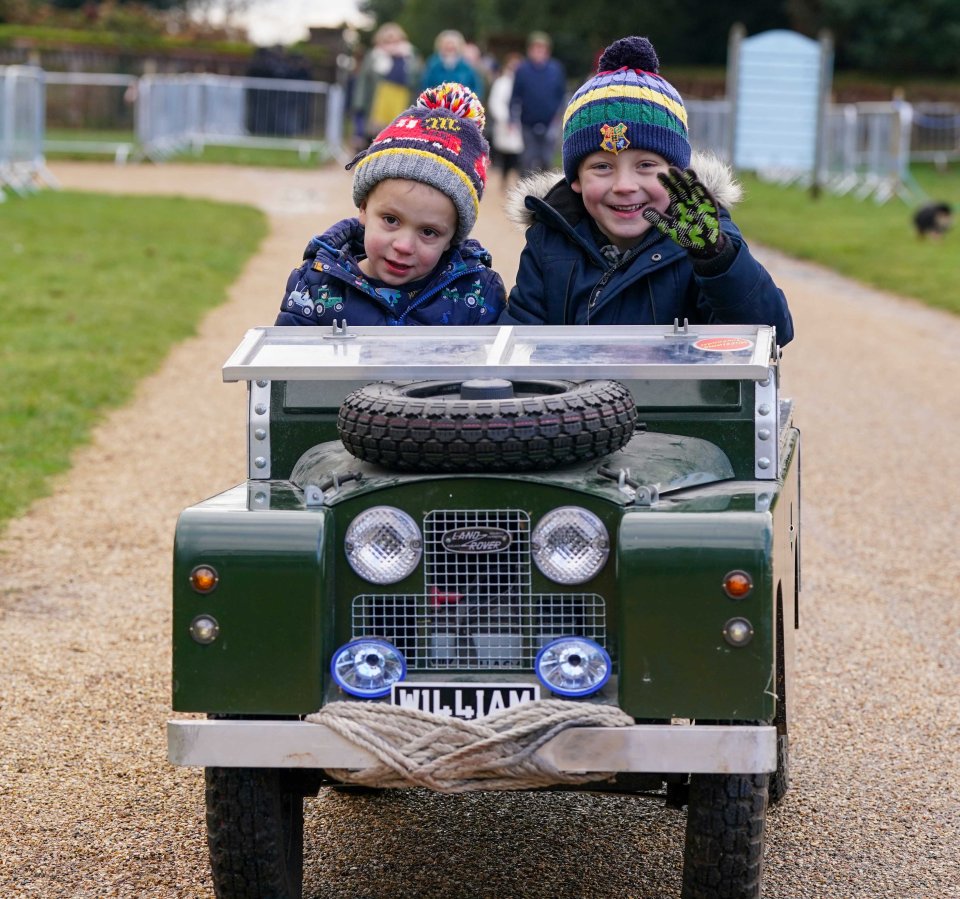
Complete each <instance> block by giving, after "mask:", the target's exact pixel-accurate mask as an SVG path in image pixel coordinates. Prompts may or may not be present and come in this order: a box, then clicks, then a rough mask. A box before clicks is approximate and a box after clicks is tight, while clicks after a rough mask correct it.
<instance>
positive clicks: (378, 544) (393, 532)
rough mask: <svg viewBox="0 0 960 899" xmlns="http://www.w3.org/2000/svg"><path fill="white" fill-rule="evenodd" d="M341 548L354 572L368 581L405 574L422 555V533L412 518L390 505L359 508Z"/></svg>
mask: <svg viewBox="0 0 960 899" xmlns="http://www.w3.org/2000/svg"><path fill="white" fill-rule="evenodd" d="M343 551H344V554H345V555H346V557H347V562H348V563H349V565H350V567H351V568H352V569H353V571H354V572H356V574H358V575H359V576H360V577H362V578H363V579H364V580H365V581H369V582H370V583H371V584H395V583H397V582H398V581H402V580H403V579H404V578H405V577H409V576H410V575H411V574H412V573H413V572H414V571H415V570H416V568H417V566H418V565H419V564H420V560H421V558H422V557H423V536H422V535H421V533H420V528H419V526H418V525H417V523H416V522H415V521H414V520H413V518H412V517H411V516H410V515H408V514H407V513H406V512H404V511H403V510H402V509H397V508H396V507H394V506H372V507H371V508H369V509H365V510H364V511H363V512H360V513H359V514H358V515H357V516H356V517H355V518H354V519H353V521H351V522H350V525H349V526H348V527H347V532H346V534H344V537H343Z"/></svg>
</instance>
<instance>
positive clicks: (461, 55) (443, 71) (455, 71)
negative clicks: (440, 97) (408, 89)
mask: <svg viewBox="0 0 960 899" xmlns="http://www.w3.org/2000/svg"><path fill="white" fill-rule="evenodd" d="M466 46H467V42H466V40H465V39H464V37H463V35H462V34H461V33H460V32H459V31H455V30H453V29H452V28H451V29H447V30H446V31H441V32H440V33H439V34H438V35H437V36H436V38H435V40H434V42H433V47H434V51H435V52H434V53H433V54H432V55H431V56H430V57H429V59H427V63H426V65H425V66H424V67H423V74H422V75H421V76H420V83H421V85H422V86H423V88H424V90H426V89H427V88H429V87H436V86H437V85H438V84H442V83H443V82H445V81H456V82H458V83H460V84H462V85H464V87H469V88H470V90H472V91H473V92H474V93H475V94H476V95H477V96H478V97H481V98H483V94H484V83H483V78H482V77H481V75H480V73H479V72H478V71H477V70H476V69H475V68H474V67H473V66H472V65H470V62H469V60H468V59H467V57H466V53H465V50H466Z"/></svg>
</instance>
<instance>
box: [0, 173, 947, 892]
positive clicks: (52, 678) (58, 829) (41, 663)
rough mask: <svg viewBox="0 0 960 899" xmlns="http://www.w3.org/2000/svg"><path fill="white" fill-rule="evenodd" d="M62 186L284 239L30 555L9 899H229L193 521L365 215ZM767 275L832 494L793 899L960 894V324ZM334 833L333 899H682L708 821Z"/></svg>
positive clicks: (2, 676) (29, 525) (405, 800)
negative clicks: (217, 875) (204, 739)
mask: <svg viewBox="0 0 960 899" xmlns="http://www.w3.org/2000/svg"><path fill="white" fill-rule="evenodd" d="M54 173H55V174H56V175H57V176H58V177H59V178H60V180H61V182H62V184H63V185H64V186H66V187H71V188H74V187H76V188H81V189H91V190H116V191H122V192H129V193H138V192H139V193H143V192H158V193H159V192H162V193H190V194H200V195H205V196H211V197H215V198H219V199H230V200H238V201H245V202H253V203H258V204H260V205H261V206H262V207H263V208H264V209H265V210H266V211H267V212H268V213H269V215H270V218H271V223H272V228H271V232H270V234H269V236H268V237H267V238H266V240H265V242H264V244H263V246H262V248H261V252H260V253H259V254H258V255H257V256H256V257H255V258H254V259H252V260H251V261H250V263H249V264H248V266H247V267H246V269H245V270H244V272H243V274H242V275H241V277H240V279H239V280H238V281H237V282H236V284H235V285H234V286H233V288H232V289H231V292H230V298H229V301H228V302H227V303H226V304H225V305H224V306H223V307H221V308H219V309H217V310H215V311H214V312H212V313H211V314H210V315H209V316H208V317H207V318H206V319H205V321H204V323H203V326H202V328H201V330H200V333H199V334H198V335H197V337H195V338H192V339H190V340H188V341H186V342H184V343H183V344H181V345H180V346H178V347H177V348H176V349H175V350H174V351H173V352H172V353H171V354H170V356H169V358H168V359H167V360H166V361H165V362H164V364H163V367H162V369H161V370H160V371H159V372H158V374H157V375H155V376H154V377H151V378H148V379H147V380H146V381H144V382H143V383H142V384H141V385H140V387H139V389H138V391H137V394H136V397H135V399H134V401H133V402H132V403H131V404H130V405H129V406H127V407H125V408H124V409H121V410H119V411H117V412H116V413H115V414H113V415H111V416H110V417H109V418H108V419H107V420H106V421H105V422H104V423H103V425H102V426H101V427H100V428H99V429H98V430H97V432H96V434H95V436H94V439H93V441H92V443H91V445H90V446H88V447H86V448H84V449H82V450H81V451H79V452H78V453H77V454H76V458H75V464H74V467H73V469H72V470H71V472H70V473H69V474H68V475H66V476H64V477H62V478H61V479H60V480H58V482H57V483H56V488H55V493H54V495H53V497H51V498H50V499H47V500H43V501H40V502H38V503H36V504H35V505H34V506H33V507H32V508H31V509H30V510H29V512H28V513H27V514H26V515H24V516H23V517H22V518H20V519H18V520H16V521H14V522H13V523H12V524H11V525H10V527H9V528H8V529H7V531H6V533H5V534H4V535H3V536H2V537H0V647H2V652H0V714H2V720H3V727H2V730H0V847H2V852H0V896H2V897H21V896H23V897H44V899H45V897H61V896H62V897H86V896H90V897H107V896H111V897H112V896H123V897H194V896H197V897H200V896H204V897H205V896H210V895H212V892H211V890H210V887H209V880H208V868H207V858H206V847H205V837H204V824H203V806H202V776H201V773H200V772H199V771H195V770H185V769H177V768H174V767H172V766H170V765H169V764H168V763H167V762H166V744H165V731H164V722H165V721H166V719H167V717H168V716H169V624H170V618H169V614H170V609H169V607H170V555H171V544H172V537H173V530H174V523H175V520H176V516H177V514H178V513H179V511H180V510H181V509H182V508H184V507H185V506H187V505H190V504H191V503H193V502H195V501H197V500H199V499H201V498H203V497H204V496H208V495H210V494H212V493H214V492H217V491H219V490H220V489H223V488H225V487H228V486H230V485H232V484H234V483H237V482H238V481H241V480H242V479H243V478H244V474H245V473H244V468H245V447H244V430H243V427H244V417H243V416H244V393H243V388H242V387H241V386H239V385H225V384H223V383H222V382H221V379H220V365H221V364H222V362H223V361H224V360H225V359H226V357H227V355H228V354H229V352H230V351H231V350H232V349H233V347H234V346H235V345H236V343H237V342H238V340H239V338H240V336H241V335H242V333H243V331H244V330H245V329H246V328H247V327H250V326H254V325H260V324H270V323H271V322H272V321H273V317H274V314H275V310H276V307H277V303H278V301H279V289H280V287H281V281H282V279H283V278H284V277H285V275H286V273H287V272H288V271H289V268H290V266H291V265H292V264H293V263H294V262H295V261H296V260H297V259H298V257H299V254H300V251H301V249H302V247H303V245H304V243H305V241H306V238H307V237H308V236H309V235H310V234H311V233H313V231H314V230H315V229H316V228H317V227H318V226H320V225H322V224H324V223H327V222H331V221H333V220H335V219H336V218H338V217H340V216H342V215H345V214H350V213H351V211H352V210H351V208H350V207H349V205H347V204H346V202H345V201H346V200H348V197H349V190H348V187H349V181H348V176H346V175H344V174H343V173H341V172H337V171H334V172H324V173H320V174H318V173H310V174H304V173H297V172H289V171H285V172H266V171H263V170H244V169H233V168H230V169H218V168H199V167H191V166H174V165H169V166H155V167H151V166H145V167H135V166H130V167H115V166H112V165H67V164H63V165H57V166H54ZM497 201H498V194H497V190H496V187H495V186H493V185H492V186H491V188H490V190H489V191H488V195H487V199H485V201H484V204H485V207H484V210H483V212H482V214H481V218H480V224H479V226H478V229H477V235H478V236H479V237H480V239H481V240H482V241H483V242H484V243H486V244H487V245H488V246H489V247H490V248H491V249H492V250H493V253H494V262H495V264H496V265H497V266H498V268H500V269H501V270H502V271H503V272H504V273H506V276H507V278H508V280H509V276H510V275H511V274H512V272H514V271H515V270H516V258H517V255H518V252H519V245H520V240H521V239H520V237H519V236H516V235H515V233H514V232H513V231H511V229H510V226H509V225H507V224H506V223H505V221H504V219H503V217H502V214H501V213H500V211H499V210H498V208H497V205H498V203H497ZM197 239H202V235H198V238H197ZM944 250H945V252H948V251H950V250H949V249H948V248H947V246H946V245H945V247H944ZM762 257H763V258H764V260H765V262H766V263H767V265H768V266H769V267H770V269H771V270H772V271H773V273H774V276H775V278H776V280H777V281H778V283H779V284H780V285H781V286H782V287H783V288H784V290H785V291H786V292H787V295H788V297H789V298H790V301H791V306H792V309H793V311H794V316H795V318H796V322H797V332H798V335H799V337H798V339H797V340H796V342H795V343H794V344H792V345H791V346H790V347H788V348H787V350H786V353H785V364H784V379H785V385H786V393H787V394H789V395H792V396H793V397H794V398H795V399H796V401H797V420H798V421H799V424H800V426H801V428H802V431H803V450H804V469H803V475H804V491H805V495H804V509H803V511H804V521H803V524H804V588H805V589H804V593H803V596H802V610H801V622H802V628H801V630H800V632H799V635H798V669H799V684H798V688H797V701H796V705H795V711H796V714H797V723H796V726H795V733H794V735H793V747H792V763H793V777H794V788H793V790H792V791H791V793H790V794H788V796H787V798H786V799H785V800H784V802H783V803H782V804H781V806H780V807H778V808H777V809H775V810H773V811H772V812H771V813H770V815H769V818H768V824H769V837H768V841H767V858H766V865H767V868H766V872H767V873H766V887H767V888H766V893H765V895H766V896H767V897H768V899H770V897H777V899H806V897H809V899H852V897H856V899H867V897H889V899H949V897H960V798H958V793H957V784H958V783H960V702H958V696H957V684H958V675H960V648H958V646H960V642H958V636H960V604H958V602H957V592H958V586H957V585H958V584H960V555H958V553H957V551H956V546H955V544H956V535H957V533H958V532H960V513H958V508H960V502H958V500H960V495H958V493H960V491H958V487H957V476H956V461H955V460H956V454H957V447H958V446H960V415H958V389H957V385H958V384H960V353H958V347H960V319H958V318H953V317H950V316H948V315H946V314H941V313H937V312H932V311H929V310H925V309H922V308H919V307H918V306H916V305H914V304H912V303H910V302H907V301H904V300H900V299H898V298H896V297H891V296H887V295H883V294H880V293H878V292H876V291H872V290H867V289H864V288H862V287H860V286H858V285H856V284H853V283H851V282H849V281H845V280H843V279H840V278H838V277H836V276H834V275H832V274H830V273H827V272H824V271H822V270H820V269H817V268H815V267H813V266H810V265H806V264H801V263H797V262H794V261H791V260H788V259H785V258H783V257H780V256H778V255H776V254H774V253H766V252H765V253H763V254H762ZM199 422H202V425H201V424H198V423H199ZM306 828H307V830H306V847H307V848H306V853H307V875H306V891H305V892H306V895H307V896H311V897H368V896H374V895H377V896H396V897H498V899H503V897H506V899H511V897H518V899H519V897H556V896H572V895H577V896H588V897H624V896H634V897H650V899H653V897H657V899H659V897H668V896H673V895H677V893H678V891H679V870H680V863H681V853H682V842H683V815H682V814H681V813H679V812H676V811H671V810H666V809H663V808H661V807H659V806H657V805H655V804H652V803H647V802H644V801H636V800H629V799H626V798H622V797H604V796H590V795H583V794H575V793H558V794H518V795H511V794H478V795H468V796H455V797H447V796H438V795H434V794H430V793H427V792H423V791H414V792H411V793H402V794H397V795H392V796H389V795H388V796H386V797H380V798H376V799H374V798H366V797H348V796H344V795H341V794H335V793H332V792H330V791H323V792H321V795H320V797H319V798H318V799H316V800H311V801H308V803H307V824H306Z"/></svg>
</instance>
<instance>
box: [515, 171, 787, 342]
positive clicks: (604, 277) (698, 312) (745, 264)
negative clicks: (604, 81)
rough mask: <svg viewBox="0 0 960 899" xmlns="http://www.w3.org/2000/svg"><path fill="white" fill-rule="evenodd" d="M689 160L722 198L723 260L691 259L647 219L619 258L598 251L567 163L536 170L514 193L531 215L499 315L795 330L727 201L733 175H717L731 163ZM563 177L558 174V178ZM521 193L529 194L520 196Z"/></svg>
mask: <svg viewBox="0 0 960 899" xmlns="http://www.w3.org/2000/svg"><path fill="white" fill-rule="evenodd" d="M691 168H693V169H694V170H695V171H696V172H697V173H698V174H699V175H700V177H701V179H702V180H703V181H704V183H705V184H706V185H707V186H708V187H709V188H710V189H711V191H713V192H714V196H715V197H717V200H718V202H719V203H720V204H721V210H720V227H721V230H722V231H723V233H724V235H726V237H727V239H728V244H729V246H728V248H727V249H726V250H725V251H724V252H723V253H722V254H721V257H720V258H719V259H717V260H708V261H706V262H700V261H697V262H695V263H694V262H693V261H692V260H691V259H690V256H689V255H688V254H687V252H686V251H685V250H684V249H682V248H681V247H679V246H678V245H677V244H675V243H674V242H673V241H672V240H670V239H669V238H668V237H665V236H663V235H661V234H660V233H659V232H658V231H656V230H654V229H651V231H650V232H649V233H648V234H647V236H646V238H645V240H644V241H643V242H642V243H641V244H640V246H639V247H637V248H634V250H633V251H631V252H630V254H625V255H626V258H625V259H624V258H621V260H620V261H619V262H618V263H616V264H614V263H611V262H609V261H608V260H607V259H606V258H605V257H604V255H603V254H602V253H601V252H600V247H599V246H598V244H597V240H596V238H595V237H594V231H593V227H595V226H592V220H591V219H590V217H589V215H588V214H587V211H586V209H585V208H584V206H583V201H582V200H581V198H580V195H579V194H578V193H576V192H575V191H573V190H572V189H571V188H570V187H569V186H568V185H567V183H566V182H565V181H563V180H562V178H563V176H562V173H549V174H544V175H540V176H537V175H535V176H532V177H531V178H529V179H527V180H526V181H524V182H523V184H522V185H520V189H519V190H518V191H517V192H516V194H515V196H517V197H518V198H519V199H521V200H523V203H524V206H525V209H524V210H522V211H521V210H520V209H519V207H515V208H513V209H512V210H510V212H511V215H512V217H513V218H514V219H515V220H516V221H518V222H522V223H524V224H527V225H529V227H528V228H527V232H526V239H527V242H526V246H525V247H524V250H523V253H522V254H521V257H520V268H519V271H518V273H517V282H516V286H515V287H514V289H513V290H512V291H511V292H510V299H509V300H508V303H507V308H506V310H505V311H504V313H503V315H501V316H500V319H499V323H500V324H521V325H543V324H546V325H560V324H578V325H582V324H588V325H661V324H662V325H670V324H673V322H674V320H678V321H679V322H680V323H681V324H682V323H683V320H684V319H687V320H688V321H689V322H690V323H691V324H767V325H773V326H775V327H776V329H777V343H778V344H780V345H781V346H784V345H785V344H787V343H788V342H789V341H790V340H791V339H792V338H793V320H792V318H791V316H790V310H789V309H788V308H787V300H786V297H785V296H784V295H783V291H781V290H780V288H778V287H777V286H776V284H774V283H773V279H772V278H771V277H770V275H769V273H768V272H767V270H766V269H765V268H764V267H763V266H762V265H761V264H760V263H759V262H757V260H756V259H754V257H753V256H752V255H751V254H750V250H749V248H748V247H747V244H746V243H745V241H744V239H743V236H742V235H741V234H740V231H739V229H738V228H737V226H736V225H735V224H734V223H733V221H732V219H731V218H730V214H729V212H728V211H727V210H726V209H725V208H723V205H722V204H723V203H724V198H730V197H736V196H738V192H737V191H736V187H735V185H732V181H730V185H728V188H729V189H727V188H725V186H724V185H723V184H722V183H717V178H718V172H719V171H720V170H722V172H725V173H726V177H728V178H729V170H728V169H727V168H726V166H725V165H723V164H722V163H719V165H715V164H713V163H711V162H710V161H709V160H706V161H705V160H704V159H703V158H699V159H698V158H695V159H694V160H693V161H692V162H691ZM558 179H559V183H558ZM524 195H525V199H523V198H524Z"/></svg>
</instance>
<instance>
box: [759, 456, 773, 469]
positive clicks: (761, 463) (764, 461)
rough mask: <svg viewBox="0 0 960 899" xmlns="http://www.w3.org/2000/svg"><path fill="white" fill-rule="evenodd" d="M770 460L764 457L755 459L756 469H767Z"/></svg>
mask: <svg viewBox="0 0 960 899" xmlns="http://www.w3.org/2000/svg"><path fill="white" fill-rule="evenodd" d="M769 467H770V460H769V459H768V458H767V457H766V456H761V457H760V458H759V459H757V468H769Z"/></svg>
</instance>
